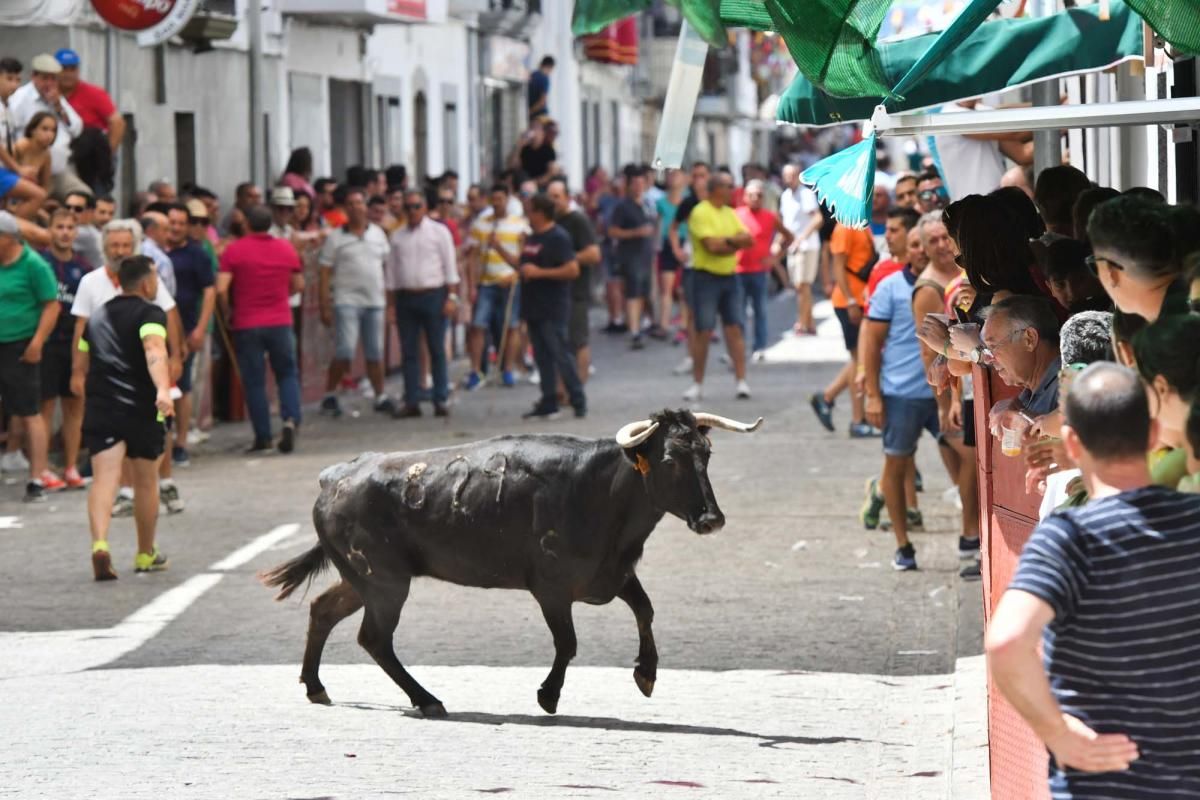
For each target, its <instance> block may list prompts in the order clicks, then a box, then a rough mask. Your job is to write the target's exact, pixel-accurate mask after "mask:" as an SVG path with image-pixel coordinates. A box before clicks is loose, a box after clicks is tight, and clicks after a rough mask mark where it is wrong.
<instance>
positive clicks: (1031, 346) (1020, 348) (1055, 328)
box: [971, 295, 1061, 435]
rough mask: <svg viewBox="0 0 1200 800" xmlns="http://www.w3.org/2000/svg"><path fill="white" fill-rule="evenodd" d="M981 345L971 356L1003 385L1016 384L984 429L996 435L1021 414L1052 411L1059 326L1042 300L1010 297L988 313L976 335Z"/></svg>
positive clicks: (991, 414) (1031, 415)
mask: <svg viewBox="0 0 1200 800" xmlns="http://www.w3.org/2000/svg"><path fill="white" fill-rule="evenodd" d="M980 335H981V337H982V339H983V345H982V346H980V347H977V348H976V349H975V350H974V351H972V353H971V359H972V360H973V361H983V362H984V363H986V364H988V365H989V366H990V367H991V368H992V369H994V370H995V371H996V374H997V375H999V376H1000V379H1001V380H1002V381H1004V382H1005V383H1006V384H1008V385H1009V386H1020V387H1021V393H1020V394H1019V395H1017V397H1016V398H1014V399H1012V400H1001V401H1000V402H998V403H996V404H995V405H994V406H993V407H992V411H991V413H990V415H989V418H988V427H989V428H990V429H991V431H992V434H993V435H998V432H999V431H1000V429H1001V428H1002V427H1012V426H1013V424H1014V423H1015V421H1016V418H1017V417H1018V416H1020V415H1021V414H1022V413H1024V414H1025V415H1027V416H1029V417H1036V416H1041V415H1042V414H1049V413H1050V412H1051V411H1054V410H1055V409H1056V408H1058V372H1059V367H1060V366H1061V359H1060V358H1059V350H1058V336H1059V324H1058V317H1057V316H1055V314H1054V307H1053V306H1052V305H1051V304H1050V301H1049V300H1047V299H1046V298H1044V297H1034V296H1031V295H1013V296H1012V297H1008V298H1005V299H1004V300H1001V301H1000V302H999V303H996V304H995V305H993V306H991V307H990V308H989V309H988V314H987V320H986V321H985V322H984V323H983V329H982V330H981V331H980Z"/></svg>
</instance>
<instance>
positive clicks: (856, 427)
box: [850, 422, 880, 439]
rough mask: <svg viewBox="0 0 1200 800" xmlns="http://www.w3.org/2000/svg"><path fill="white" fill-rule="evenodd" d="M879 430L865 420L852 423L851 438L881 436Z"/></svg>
mask: <svg viewBox="0 0 1200 800" xmlns="http://www.w3.org/2000/svg"><path fill="white" fill-rule="evenodd" d="M879 435H880V434H879V431H878V429H877V428H874V427H872V426H870V425H868V424H867V423H865V422H851V423H850V438H851V439H870V438H871V437H872V436H879Z"/></svg>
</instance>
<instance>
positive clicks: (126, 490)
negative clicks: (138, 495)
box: [117, 486, 133, 500]
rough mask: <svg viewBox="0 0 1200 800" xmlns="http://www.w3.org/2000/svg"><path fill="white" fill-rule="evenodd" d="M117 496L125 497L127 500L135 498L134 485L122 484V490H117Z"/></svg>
mask: <svg viewBox="0 0 1200 800" xmlns="http://www.w3.org/2000/svg"><path fill="white" fill-rule="evenodd" d="M117 497H124V498H125V499H126V500H132V499H133V487H131V486H122V487H121V490H120V491H118V492H117Z"/></svg>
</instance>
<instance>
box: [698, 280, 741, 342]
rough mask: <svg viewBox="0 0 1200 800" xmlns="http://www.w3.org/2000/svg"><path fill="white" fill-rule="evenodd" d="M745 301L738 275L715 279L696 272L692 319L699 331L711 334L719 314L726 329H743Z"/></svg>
mask: <svg viewBox="0 0 1200 800" xmlns="http://www.w3.org/2000/svg"><path fill="white" fill-rule="evenodd" d="M743 306H745V301H744V300H743V299H742V288H741V284H739V283H738V279H737V276H736V275H714V274H713V273H711V272H706V271H705V270H702V269H694V270H692V316H693V317H694V318H695V320H696V323H695V328H696V330H697V331H701V332H703V331H711V330H712V329H713V328H715V327H716V325H717V314H720V315H721V323H722V324H723V325H725V326H730V325H741V324H742V313H743Z"/></svg>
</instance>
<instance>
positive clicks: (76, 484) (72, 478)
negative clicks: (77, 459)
mask: <svg viewBox="0 0 1200 800" xmlns="http://www.w3.org/2000/svg"><path fill="white" fill-rule="evenodd" d="M63 483H65V484H66V485H67V488H68V489H86V488H87V485H88V481H87V479H85V478H84V477H83V476H82V475H80V474H79V470H77V469H75V468H74V467H70V468H68V469H67V471H66V472H64V473H63Z"/></svg>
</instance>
